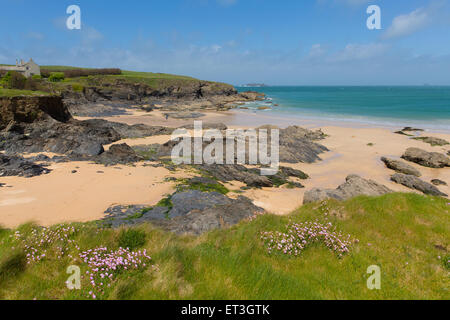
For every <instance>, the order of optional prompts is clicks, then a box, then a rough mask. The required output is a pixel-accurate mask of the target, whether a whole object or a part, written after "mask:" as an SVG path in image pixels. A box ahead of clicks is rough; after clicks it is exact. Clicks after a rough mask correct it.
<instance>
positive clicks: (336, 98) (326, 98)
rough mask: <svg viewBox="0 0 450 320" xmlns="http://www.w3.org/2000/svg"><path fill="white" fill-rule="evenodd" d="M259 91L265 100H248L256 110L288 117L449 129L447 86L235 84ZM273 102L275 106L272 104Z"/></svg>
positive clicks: (244, 89)
mask: <svg viewBox="0 0 450 320" xmlns="http://www.w3.org/2000/svg"><path fill="white" fill-rule="evenodd" d="M237 89H238V91H240V92H241V91H248V90H252V91H258V92H263V93H265V94H266V95H267V97H268V101H265V102H258V103H250V104H248V105H247V107H248V108H249V109H250V111H252V112H254V110H257V109H258V107H259V106H265V105H267V106H271V109H270V110H264V111H256V112H264V113H268V114H274V115H275V114H277V115H279V116H287V117H290V118H293V117H298V118H301V119H321V120H329V121H336V122H338V121H346V122H357V123H365V124H374V125H386V126H421V127H423V128H425V129H435V130H443V131H450V87H441V86H421V87H387V86H386V87H382V86H380V87H337V86H334V87H326V86H321V87H308V86H305V87H295V86H273V87H261V88H260V87H237ZM274 104H276V105H278V106H274Z"/></svg>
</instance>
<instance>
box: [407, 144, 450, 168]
mask: <svg viewBox="0 0 450 320" xmlns="http://www.w3.org/2000/svg"><path fill="white" fill-rule="evenodd" d="M402 158H403V159H405V160H408V161H411V162H415V163H417V164H420V165H421V166H424V167H430V168H444V167H450V159H449V158H448V157H447V156H445V155H444V154H441V153H437V152H427V151H425V150H422V149H419V148H408V149H407V150H406V152H405V154H404V155H403V156H402Z"/></svg>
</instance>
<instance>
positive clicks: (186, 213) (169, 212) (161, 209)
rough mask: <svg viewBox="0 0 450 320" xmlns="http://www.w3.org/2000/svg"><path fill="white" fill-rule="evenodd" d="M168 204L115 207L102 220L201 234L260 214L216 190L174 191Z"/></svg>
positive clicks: (242, 200) (248, 203) (246, 202)
mask: <svg viewBox="0 0 450 320" xmlns="http://www.w3.org/2000/svg"><path fill="white" fill-rule="evenodd" d="M165 203H166V204H167V205H168V206H162V205H157V206H154V207H145V206H114V207H111V208H109V209H108V210H107V211H106V212H105V213H106V214H107V216H106V217H105V218H104V219H103V220H102V221H101V223H103V224H106V225H110V226H112V227H120V226H122V225H137V224H141V223H145V222H151V223H152V224H154V225H156V226H158V227H161V228H163V229H164V230H167V231H171V232H175V233H177V234H185V233H190V234H197V235H198V234H201V233H204V232H207V231H210V230H213V229H217V228H224V227H226V226H231V225H234V224H236V223H238V222H240V221H241V220H243V219H246V218H250V217H253V216H254V215H255V214H258V213H263V212H264V210H263V209H261V208H259V207H256V206H255V205H253V203H252V202H251V200H249V199H248V198H245V197H238V198H237V199H231V198H228V197H226V196H225V195H222V194H220V193H217V192H201V191H197V190H190V191H186V192H179V193H175V194H173V195H172V196H171V197H169V198H168V200H167V201H165Z"/></svg>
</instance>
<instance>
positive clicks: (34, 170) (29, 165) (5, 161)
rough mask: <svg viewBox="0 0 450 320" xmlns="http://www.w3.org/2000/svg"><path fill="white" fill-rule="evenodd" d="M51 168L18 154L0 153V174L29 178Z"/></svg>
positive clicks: (46, 171) (45, 172) (44, 172)
mask: <svg viewBox="0 0 450 320" xmlns="http://www.w3.org/2000/svg"><path fill="white" fill-rule="evenodd" d="M50 171H51V170H49V169H47V168H45V167H44V166H42V165H38V164H36V163H34V162H32V161H29V160H26V159H24V158H23V157H19V156H6V155H4V154H1V153H0V176H2V177H7V176H18V177H25V178H31V177H35V176H39V175H41V174H47V173H49V172H50Z"/></svg>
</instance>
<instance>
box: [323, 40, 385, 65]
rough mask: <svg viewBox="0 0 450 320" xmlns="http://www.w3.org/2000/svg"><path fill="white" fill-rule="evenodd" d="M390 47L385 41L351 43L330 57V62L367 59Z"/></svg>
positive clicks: (383, 52) (379, 54)
mask: <svg viewBox="0 0 450 320" xmlns="http://www.w3.org/2000/svg"><path fill="white" fill-rule="evenodd" d="M388 49H389V46H388V45H387V44H383V43H368V44H356V43H350V44H348V45H347V46H345V48H344V49H343V50H342V51H340V52H338V53H337V54H335V55H334V56H332V57H330V59H329V61H330V62H347V61H356V60H367V59H372V58H374V57H378V56H381V55H383V54H385V53H386V51H387V50H388Z"/></svg>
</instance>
